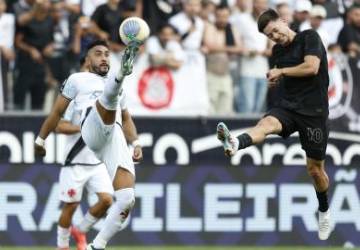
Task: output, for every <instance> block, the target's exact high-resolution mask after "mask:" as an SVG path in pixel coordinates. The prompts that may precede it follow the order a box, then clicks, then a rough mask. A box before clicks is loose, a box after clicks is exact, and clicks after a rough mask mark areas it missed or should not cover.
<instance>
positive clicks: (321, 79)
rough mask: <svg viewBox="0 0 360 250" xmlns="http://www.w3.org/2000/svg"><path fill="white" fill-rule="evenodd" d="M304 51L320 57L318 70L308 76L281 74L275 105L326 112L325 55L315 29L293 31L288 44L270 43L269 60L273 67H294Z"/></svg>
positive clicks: (304, 111) (316, 113) (302, 111)
mask: <svg viewBox="0 0 360 250" xmlns="http://www.w3.org/2000/svg"><path fill="white" fill-rule="evenodd" d="M307 55H314V56H317V57H318V58H319V59H320V68H319V71H318V73H317V74H316V75H314V76H308V77H288V76H284V77H282V78H281V79H280V82H279V85H278V88H279V89H278V90H279V91H278V93H279V99H278V100H277V102H276V106H277V107H280V108H285V109H288V110H291V111H294V112H297V113H300V114H303V115H310V116H324V115H328V113H329V104H328V86H329V74H328V63H327V56H326V50H325V48H324V46H323V44H322V42H321V38H320V37H319V35H318V34H317V32H316V31H314V30H306V31H303V32H300V33H298V34H296V36H295V38H294V40H293V41H292V42H291V43H290V44H289V45H287V46H282V45H279V44H276V45H275V46H274V47H273V53H272V56H271V58H270V64H271V67H272V68H275V67H276V68H286V67H293V66H297V65H299V64H301V63H303V62H304V57H305V56H307Z"/></svg>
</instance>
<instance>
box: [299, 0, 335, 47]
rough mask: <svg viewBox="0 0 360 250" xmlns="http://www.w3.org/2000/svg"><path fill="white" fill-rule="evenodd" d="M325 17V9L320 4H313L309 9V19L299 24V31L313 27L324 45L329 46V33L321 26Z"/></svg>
mask: <svg viewBox="0 0 360 250" xmlns="http://www.w3.org/2000/svg"><path fill="white" fill-rule="evenodd" d="M325 18H326V9H325V8H324V7H323V6H321V5H314V6H313V7H312V9H311V11H310V18H309V21H306V22H304V23H303V24H302V25H301V26H300V31H303V30H307V29H313V30H316V32H317V33H318V34H319V36H320V38H321V40H322V42H323V44H324V47H325V48H326V49H327V48H328V46H329V36H330V35H329V33H328V32H327V30H325V29H324V28H323V27H322V23H323V20H324V19H325Z"/></svg>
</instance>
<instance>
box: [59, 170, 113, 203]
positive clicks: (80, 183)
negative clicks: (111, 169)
mask: <svg viewBox="0 0 360 250" xmlns="http://www.w3.org/2000/svg"><path fill="white" fill-rule="evenodd" d="M59 184H60V200H61V201H63V202H67V203H71V202H80V201H81V197H82V193H83V190H84V187H86V188H87V190H88V192H89V193H108V194H111V195H112V194H113V193H114V189H113V186H112V182H111V179H110V177H109V174H108V172H107V170H106V166H105V164H99V165H97V166H80V165H75V166H69V167H67V166H65V167H62V168H61V170H60V176H59Z"/></svg>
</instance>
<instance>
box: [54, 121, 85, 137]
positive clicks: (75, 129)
mask: <svg viewBox="0 0 360 250" xmlns="http://www.w3.org/2000/svg"><path fill="white" fill-rule="evenodd" d="M55 132H56V133H60V134H65V135H73V134H77V133H79V132H80V126H78V125H74V124H72V123H71V122H69V121H66V120H61V121H59V123H58V124H57V126H56V128H55Z"/></svg>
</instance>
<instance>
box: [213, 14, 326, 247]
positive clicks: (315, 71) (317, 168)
mask: <svg viewBox="0 0 360 250" xmlns="http://www.w3.org/2000/svg"><path fill="white" fill-rule="evenodd" d="M258 29H259V31H260V32H262V33H263V34H265V35H266V36H267V37H268V38H269V39H271V40H272V41H274V42H275V43H276V45H274V47H273V50H272V56H271V58H270V64H271V65H270V66H271V69H270V70H269V72H268V73H267V79H268V84H269V87H276V88H278V93H279V94H278V95H279V96H278V100H277V105H276V106H275V107H274V108H272V109H270V110H269V111H268V113H266V115H265V116H264V117H263V118H262V119H261V120H260V121H259V122H258V123H257V125H256V126H255V127H253V128H251V129H250V130H249V131H247V132H246V133H244V134H241V135H239V136H238V137H235V136H232V135H231V134H230V132H229V130H228V128H227V127H226V125H225V124H224V123H223V122H220V123H219V124H218V126H217V136H218V139H219V140H220V141H221V142H222V144H223V147H224V150H225V154H226V155H227V156H232V155H234V154H235V153H236V151H237V150H241V149H243V148H246V147H248V146H251V145H254V144H258V143H261V142H263V141H264V140H265V138H266V136H267V135H270V134H278V135H280V136H282V137H283V138H287V137H288V136H290V135H291V134H292V133H294V132H295V131H298V132H299V136H300V142H301V145H302V148H303V150H304V151H305V153H306V166H307V171H308V173H309V175H310V176H311V177H312V179H313V183H314V187H315V191H316V195H317V198H318V201H319V238H320V239H321V240H326V239H328V237H329V235H330V232H331V225H330V211H329V204H328V197H327V190H328V188H329V179H328V176H327V174H326V172H325V167H324V159H325V151H326V146H327V140H328V135H329V128H328V113H329V107H328V95H327V92H328V85H329V76H328V64H327V57H326V50H325V48H324V46H323V44H322V42H321V39H320V37H319V35H318V34H317V33H316V31H314V30H305V31H303V32H300V33H295V32H294V31H292V30H291V29H290V28H289V27H288V26H287V24H286V23H285V22H284V21H283V20H281V19H280V18H279V15H278V14H277V12H276V11H274V10H272V9H269V10H267V11H265V12H264V13H262V14H261V15H260V17H259V19H258Z"/></svg>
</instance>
